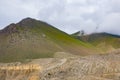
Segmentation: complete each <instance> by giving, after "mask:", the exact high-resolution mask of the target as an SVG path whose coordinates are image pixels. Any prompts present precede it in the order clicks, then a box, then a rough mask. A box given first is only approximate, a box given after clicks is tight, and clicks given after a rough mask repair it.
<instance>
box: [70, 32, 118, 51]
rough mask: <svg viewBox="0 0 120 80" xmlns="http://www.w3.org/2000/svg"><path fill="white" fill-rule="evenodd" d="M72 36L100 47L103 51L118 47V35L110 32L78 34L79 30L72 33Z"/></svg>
mask: <svg viewBox="0 0 120 80" xmlns="http://www.w3.org/2000/svg"><path fill="white" fill-rule="evenodd" d="M72 36H73V37H75V38H77V39H79V40H81V41H84V42H87V43H90V44H92V45H93V46H95V47H97V48H99V49H101V50H102V51H103V52H106V51H112V50H115V49H119V48H120V45H119V44H120V36H119V35H114V34H110V33H105V32H102V33H93V34H90V35H83V36H79V32H76V33H74V34H72Z"/></svg>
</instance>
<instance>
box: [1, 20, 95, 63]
mask: <svg viewBox="0 0 120 80" xmlns="http://www.w3.org/2000/svg"><path fill="white" fill-rule="evenodd" d="M93 49H94V47H93V46H91V45H90V44H87V43H84V42H82V41H80V40H77V39H74V38H73V37H71V36H70V35H68V34H66V33H64V32H62V31H60V30H58V29H57V28H55V27H53V26H51V25H49V24H47V23H45V22H42V21H38V20H35V19H31V18H26V19H23V20H22V21H20V22H19V23H17V24H10V25H9V26H7V27H6V28H4V29H3V30H1V31H0V62H11V61H21V60H25V59H34V58H48V57H53V56H54V53H56V52H68V53H72V54H78V55H88V54H91V53H93V51H94V50H93Z"/></svg>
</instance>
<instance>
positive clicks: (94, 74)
mask: <svg viewBox="0 0 120 80" xmlns="http://www.w3.org/2000/svg"><path fill="white" fill-rule="evenodd" d="M63 54H64V53H63ZM0 80H120V50H117V51H115V52H111V53H109V54H104V55H103V54H101V55H90V56H85V57H78V56H74V57H71V56H70V57H65V58H61V57H60V58H58V57H57V58H49V59H35V60H30V61H29V62H25V63H20V62H16V63H1V64H0Z"/></svg>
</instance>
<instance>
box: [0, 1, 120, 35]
mask: <svg viewBox="0 0 120 80" xmlns="http://www.w3.org/2000/svg"><path fill="white" fill-rule="evenodd" d="M26 17H31V18H36V19H38V20H42V21H45V22H47V23H49V24H51V25H54V26H55V27H57V28H59V29H61V30H63V31H65V32H67V33H73V32H76V31H79V30H84V31H85V32H86V33H93V32H109V33H114V34H119V35H120V0H0V29H2V28H4V27H5V26H7V25H8V24H10V23H16V22H18V21H20V20H21V19H23V18H26Z"/></svg>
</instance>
